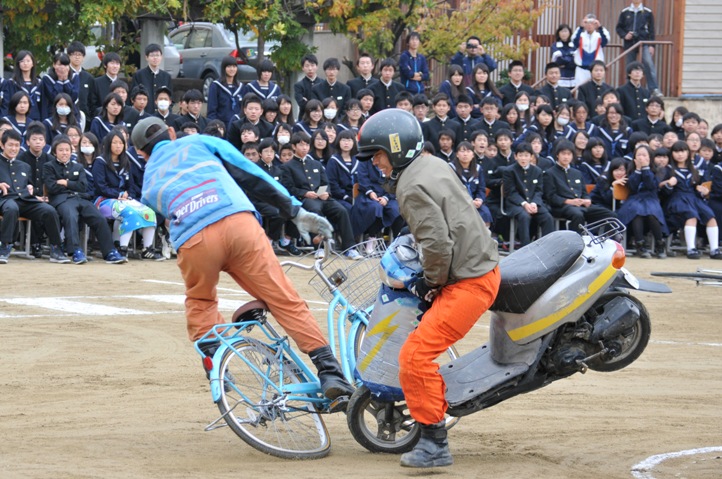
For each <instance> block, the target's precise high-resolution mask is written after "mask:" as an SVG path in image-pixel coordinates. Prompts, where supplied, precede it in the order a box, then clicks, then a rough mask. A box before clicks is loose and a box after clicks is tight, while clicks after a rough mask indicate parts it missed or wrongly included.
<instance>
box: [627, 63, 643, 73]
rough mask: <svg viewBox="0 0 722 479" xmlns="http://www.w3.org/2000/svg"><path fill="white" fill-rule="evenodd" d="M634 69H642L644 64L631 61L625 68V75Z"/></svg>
mask: <svg viewBox="0 0 722 479" xmlns="http://www.w3.org/2000/svg"><path fill="white" fill-rule="evenodd" d="M634 70H642V71H644V65H642V63H641V62H631V63H630V64H629V65H627V68H626V72H627V76H629V75H630V73H632V72H633V71H634Z"/></svg>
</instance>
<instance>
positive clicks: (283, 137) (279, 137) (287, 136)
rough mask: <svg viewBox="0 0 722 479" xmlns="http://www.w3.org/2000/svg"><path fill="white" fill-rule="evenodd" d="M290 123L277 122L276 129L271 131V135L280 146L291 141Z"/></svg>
mask: <svg viewBox="0 0 722 479" xmlns="http://www.w3.org/2000/svg"><path fill="white" fill-rule="evenodd" d="M291 132H292V129H291V125H289V124H287V123H279V124H277V125H276V129H275V130H274V131H273V137H274V138H275V140H276V143H278V144H279V145H280V146H283V145H285V144H287V143H289V142H290V141H291Z"/></svg>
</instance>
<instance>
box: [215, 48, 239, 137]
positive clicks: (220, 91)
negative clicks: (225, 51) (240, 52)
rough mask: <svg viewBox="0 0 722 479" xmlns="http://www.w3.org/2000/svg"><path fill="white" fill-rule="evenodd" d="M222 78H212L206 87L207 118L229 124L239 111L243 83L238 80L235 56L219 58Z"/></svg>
mask: <svg viewBox="0 0 722 479" xmlns="http://www.w3.org/2000/svg"><path fill="white" fill-rule="evenodd" d="M221 71H222V72H223V78H219V79H217V80H214V81H213V83H211V86H210V88H209V89H208V108H207V112H208V115H207V118H208V119H209V120H221V121H222V122H224V123H225V124H226V125H230V123H231V119H232V118H233V115H235V114H238V113H240V112H241V99H242V97H243V95H242V94H241V90H242V88H243V85H242V84H241V83H240V82H239V81H238V64H237V63H236V58H235V57H232V56H230V55H229V56H226V57H224V58H223V60H221Z"/></svg>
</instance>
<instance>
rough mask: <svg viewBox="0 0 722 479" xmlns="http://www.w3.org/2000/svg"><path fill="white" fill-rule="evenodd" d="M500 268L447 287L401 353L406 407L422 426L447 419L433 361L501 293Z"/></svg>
mask: <svg viewBox="0 0 722 479" xmlns="http://www.w3.org/2000/svg"><path fill="white" fill-rule="evenodd" d="M500 281H501V275H500V274H499V267H498V266H497V267H496V268H494V269H493V270H491V271H490V272H488V273H487V274H485V275H484V276H481V277H479V278H471V279H463V280H461V281H459V282H458V283H454V284H451V285H448V286H445V287H443V288H442V289H441V291H440V292H439V294H438V295H437V296H436V299H435V300H434V302H433V304H432V305H431V308H430V309H429V310H428V311H427V312H426V313H425V314H424V316H423V318H422V319H421V323H419V327H418V328H416V330H414V332H412V333H411V334H410V335H409V337H408V339H407V340H406V342H405V343H404V345H403V346H402V347H401V351H400V352H399V382H400V383H401V389H403V391H404V396H405V398H406V404H407V405H408V407H409V412H411V417H413V418H414V419H415V420H416V421H417V422H419V423H421V424H435V423H437V422H439V421H441V420H442V419H444V413H445V412H446V409H447V408H448V406H449V405H448V403H447V402H446V398H445V395H444V393H445V391H446V385H445V384H444V378H443V377H442V376H441V374H439V365H438V364H437V363H435V362H434V361H435V360H436V358H438V357H439V356H440V355H441V354H442V353H444V352H445V351H446V350H447V349H448V348H449V347H450V346H451V345H452V344H454V343H455V342H457V341H458V340H460V339H461V338H463V337H464V336H466V333H468V332H469V330H470V329H471V327H472V326H473V325H474V324H475V323H476V322H477V321H478V320H479V318H480V317H481V315H482V314H484V312H485V311H486V310H487V309H489V307H491V305H492V303H493V302H494V300H495V299H496V295H497V293H498V292H499V282H500Z"/></svg>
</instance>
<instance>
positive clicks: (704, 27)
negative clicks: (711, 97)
mask: <svg viewBox="0 0 722 479" xmlns="http://www.w3.org/2000/svg"><path fill="white" fill-rule="evenodd" d="M720 24H722V2H720V1H719V0H687V1H686V7H685V18H684V46H683V57H682V58H683V64H682V94H686V95H690V94H722V61H720V60H721V58H722V57H720V52H722V29H720Z"/></svg>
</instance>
